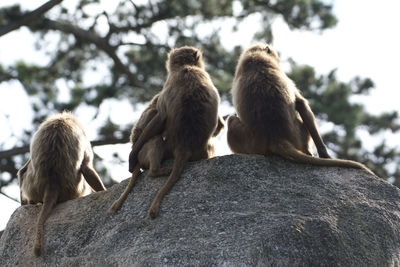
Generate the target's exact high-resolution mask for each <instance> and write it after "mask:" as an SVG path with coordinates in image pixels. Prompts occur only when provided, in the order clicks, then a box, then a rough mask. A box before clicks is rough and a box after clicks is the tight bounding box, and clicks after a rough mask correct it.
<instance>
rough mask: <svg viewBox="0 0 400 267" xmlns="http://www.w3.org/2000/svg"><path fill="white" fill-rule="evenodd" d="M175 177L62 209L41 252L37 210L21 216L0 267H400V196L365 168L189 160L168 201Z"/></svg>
mask: <svg viewBox="0 0 400 267" xmlns="http://www.w3.org/2000/svg"><path fill="white" fill-rule="evenodd" d="M165 180H166V178H149V177H147V175H146V174H145V175H142V176H141V177H140V178H139V180H138V182H137V184H136V187H135V188H134V189H133V191H132V193H131V194H130V195H129V197H128V199H127V200H126V202H125V204H124V205H123V206H122V208H121V210H119V211H118V212H117V213H116V214H114V215H112V214H110V213H108V211H107V209H108V208H109V206H110V205H111V204H112V202H113V201H114V200H115V199H116V198H117V197H118V196H119V195H120V194H121V192H122V191H123V189H124V188H125V186H126V185H127V182H128V181H127V180H125V181H123V182H122V183H120V184H118V185H115V186H113V187H112V188H109V189H108V191H107V192H101V193H94V194H91V195H89V196H87V197H84V198H80V199H76V200H73V201H68V202H65V203H62V204H60V205H58V206H57V207H56V209H55V210H54V211H53V213H52V215H51V216H50V218H49V219H48V220H47V222H46V224H45V232H44V245H43V247H44V254H43V256H42V257H40V258H35V257H34V256H33V254H32V244H33V230H34V222H35V221H36V217H37V215H38V212H39V207H38V206H24V207H20V208H19V209H17V210H16V211H15V212H14V214H13V215H12V217H11V219H10V221H9V222H8V225H7V228H6V230H5V231H4V233H3V235H2V237H1V240H0V266H160V265H161V266H188V265H190V266H399V265H400V190H399V189H397V188H395V187H393V186H392V185H390V184H388V183H387V182H385V181H383V180H382V179H380V178H378V177H375V176H372V175H370V174H368V173H366V172H364V171H360V170H354V169H344V168H327V167H314V166H311V165H301V164H295V163H290V162H287V161H284V160H282V159H279V158H265V157H263V156H256V155H247V156H246V155H228V156H223V157H218V158H214V159H210V160H205V161H199V162H194V163H190V164H188V165H187V166H186V167H185V171H184V174H183V176H182V179H181V180H179V181H178V183H177V184H176V185H175V187H174V188H173V189H172V191H171V192H170V193H169V194H168V195H167V196H166V198H165V199H164V202H163V203H162V206H161V210H160V214H159V217H157V218H156V219H155V220H150V219H148V218H147V209H148V208H149V205H150V203H151V201H152V199H153V197H154V195H155V193H156V191H157V190H158V189H159V188H160V187H161V186H162V184H163V183H164V182H165Z"/></svg>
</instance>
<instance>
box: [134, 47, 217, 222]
mask: <svg viewBox="0 0 400 267" xmlns="http://www.w3.org/2000/svg"><path fill="white" fill-rule="evenodd" d="M167 70H168V78H167V81H166V83H165V85H164V88H163V89H162V90H161V92H160V94H159V98H158V101H157V104H156V109H157V113H156V114H155V115H154V117H153V118H152V120H151V121H150V122H149V123H148V124H147V126H146V127H145V129H144V130H143V133H142V134H141V135H140V137H139V138H138V140H137V141H136V142H135V143H134V144H133V146H132V151H131V154H130V156H129V170H130V171H131V172H134V170H135V168H137V167H136V164H137V161H138V152H139V151H141V149H142V147H143V145H144V144H145V143H146V142H147V141H149V140H150V139H151V138H153V137H154V136H157V135H159V134H161V133H162V132H163V135H165V138H166V145H167V147H168V149H170V151H171V153H172V155H173V158H174V164H173V167H172V171H171V174H170V175H169V177H168V180H167V182H166V183H165V184H164V186H163V187H162V188H161V189H160V190H159V191H158V193H157V195H156V197H155V198H154V200H153V202H152V204H151V206H150V209H149V217H150V218H152V219H153V218H155V217H156V216H157V214H158V210H159V206H160V204H161V201H162V199H163V198H164V196H165V195H166V194H167V193H168V191H169V190H170V189H171V187H172V186H173V185H174V184H175V183H176V181H177V180H178V179H179V177H180V175H181V173H182V171H183V167H184V165H185V163H186V162H187V161H193V160H200V159H206V158H209V157H211V154H212V150H213V149H210V148H212V146H211V145H210V139H211V137H212V136H213V134H214V133H216V132H218V131H219V130H220V129H219V127H218V120H219V119H218V114H217V113H218V104H219V95H218V91H217V90H216V88H215V87H214V85H213V83H212V81H211V79H210V77H209V75H208V73H207V72H206V71H205V70H204V64H203V60H202V54H201V52H200V51H199V50H198V49H196V48H194V47H182V48H178V49H173V50H172V51H171V52H170V53H169V55H168V61H167ZM218 129H219V130H218Z"/></svg>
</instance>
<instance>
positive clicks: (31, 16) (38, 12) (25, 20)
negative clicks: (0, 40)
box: [0, 0, 62, 36]
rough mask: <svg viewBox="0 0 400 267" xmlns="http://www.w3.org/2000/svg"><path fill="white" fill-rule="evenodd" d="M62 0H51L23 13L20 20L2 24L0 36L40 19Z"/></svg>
mask: <svg viewBox="0 0 400 267" xmlns="http://www.w3.org/2000/svg"><path fill="white" fill-rule="evenodd" d="M61 2H62V0H50V1H48V2H47V3H45V4H43V5H42V6H40V7H39V8H37V9H35V10H34V11H32V12H29V13H26V14H24V15H22V17H21V19H20V20H18V21H16V22H12V23H10V24H7V25H4V26H0V36H3V35H5V34H7V33H9V32H12V31H14V30H16V29H18V28H20V27H21V26H25V25H29V24H30V23H31V22H32V21H34V20H36V19H38V18H39V17H40V16H42V15H43V14H44V13H46V12H47V11H48V10H50V9H51V8H53V7H54V6H56V5H58V4H59V3H61Z"/></svg>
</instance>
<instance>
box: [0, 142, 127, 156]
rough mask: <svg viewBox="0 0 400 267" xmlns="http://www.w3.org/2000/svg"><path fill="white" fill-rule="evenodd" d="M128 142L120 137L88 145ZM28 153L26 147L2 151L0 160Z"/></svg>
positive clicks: (27, 147)
mask: <svg viewBox="0 0 400 267" xmlns="http://www.w3.org/2000/svg"><path fill="white" fill-rule="evenodd" d="M128 142H129V137H122V138H116V137H109V138H105V139H101V140H95V141H92V142H90V143H91V144H92V146H104V145H114V144H125V143H128ZM28 152H29V146H28V145H26V146H22V147H16V148H12V149H9V150H3V151H0V159H3V158H9V157H12V156H16V155H20V154H25V153H28Z"/></svg>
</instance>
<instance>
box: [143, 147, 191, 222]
mask: <svg viewBox="0 0 400 267" xmlns="http://www.w3.org/2000/svg"><path fill="white" fill-rule="evenodd" d="M175 154H176V156H175V159H174V165H173V167H172V172H171V174H170V175H169V177H168V180H167V181H166V182H165V184H164V185H163V187H162V188H161V189H160V190H159V191H158V192H157V195H156V196H155V198H154V199H153V202H152V203H151V206H150V209H149V213H148V214H149V217H150V219H154V218H156V217H157V215H158V210H159V209H160V205H161V202H162V200H163V199H164V196H165V195H166V194H167V193H168V192H169V190H170V189H171V188H172V187H173V185H174V184H175V183H176V182H177V181H178V180H179V178H180V177H181V174H182V172H183V168H184V167H185V164H186V162H188V160H189V158H190V152H188V151H184V150H181V151H180V152H178V153H175Z"/></svg>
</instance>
